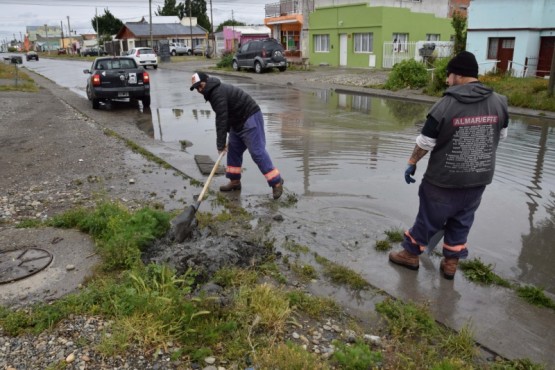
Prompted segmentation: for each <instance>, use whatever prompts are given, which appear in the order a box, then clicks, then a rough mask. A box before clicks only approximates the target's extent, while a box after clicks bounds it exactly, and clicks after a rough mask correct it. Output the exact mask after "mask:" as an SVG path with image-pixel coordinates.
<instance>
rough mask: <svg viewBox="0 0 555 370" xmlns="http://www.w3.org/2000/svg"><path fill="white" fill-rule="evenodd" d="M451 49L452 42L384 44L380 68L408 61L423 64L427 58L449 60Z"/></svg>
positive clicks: (451, 53)
mask: <svg viewBox="0 0 555 370" xmlns="http://www.w3.org/2000/svg"><path fill="white" fill-rule="evenodd" d="M432 48H433V49H432ZM453 48H454V43H453V42H452V41H416V42H384V43H383V62H382V68H393V66H394V65H395V64H397V63H399V62H402V61H403V60H408V59H414V60H416V61H419V62H423V61H425V60H427V59H428V58H449V57H451V56H452V55H453ZM430 49H432V51H431V52H429V51H430Z"/></svg>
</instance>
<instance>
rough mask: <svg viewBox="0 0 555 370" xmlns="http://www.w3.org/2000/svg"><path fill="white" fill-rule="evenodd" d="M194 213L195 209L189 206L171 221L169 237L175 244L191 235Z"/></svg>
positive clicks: (193, 225)
mask: <svg viewBox="0 0 555 370" xmlns="http://www.w3.org/2000/svg"><path fill="white" fill-rule="evenodd" d="M196 213H197V207H195V206H189V207H188V208H187V209H186V210H184V211H183V212H181V213H180V214H179V215H177V216H176V217H175V218H174V219H173V220H172V221H171V235H172V238H173V239H174V240H175V241H176V242H178V243H181V242H182V241H183V240H185V239H186V238H187V237H189V236H190V235H191V233H192V232H193V229H194V228H195V221H196V219H195V214H196Z"/></svg>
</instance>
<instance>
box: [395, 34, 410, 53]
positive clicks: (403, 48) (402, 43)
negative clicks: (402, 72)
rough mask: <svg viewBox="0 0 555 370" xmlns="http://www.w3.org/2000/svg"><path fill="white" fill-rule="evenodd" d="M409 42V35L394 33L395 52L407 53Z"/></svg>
mask: <svg viewBox="0 0 555 370" xmlns="http://www.w3.org/2000/svg"><path fill="white" fill-rule="evenodd" d="M408 41H409V34H408V33H394V34H393V52H394V53H405V52H407V51H408V45H407V42H408Z"/></svg>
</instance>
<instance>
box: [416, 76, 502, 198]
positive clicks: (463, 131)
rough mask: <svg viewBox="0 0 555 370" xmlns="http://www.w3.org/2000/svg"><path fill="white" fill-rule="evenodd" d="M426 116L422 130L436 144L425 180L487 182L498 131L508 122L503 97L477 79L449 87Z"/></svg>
mask: <svg viewBox="0 0 555 370" xmlns="http://www.w3.org/2000/svg"><path fill="white" fill-rule="evenodd" d="M428 118H429V119H428V120H427V122H426V125H425V126H424V128H423V130H422V131H423V134H424V135H426V136H429V137H432V138H435V139H436V145H435V147H434V149H433V150H432V152H431V153H430V159H429V161H428V168H427V170H426V173H425V174H424V178H425V179H426V181H428V182H430V183H432V184H434V185H436V186H439V187H444V188H468V187H475V186H482V185H487V184H489V183H491V181H492V179H493V173H494V170H495V152H496V150H497V144H498V143H499V137H500V132H501V130H502V129H503V128H505V127H507V125H508V122H509V114H508V107H507V98H506V97H505V96H503V95H499V94H497V93H495V92H493V90H492V89H491V88H489V87H487V86H484V85H482V84H481V83H480V82H472V83H468V84H465V85H456V86H451V87H449V88H448V89H447V90H446V91H445V93H444V96H443V98H442V99H441V100H439V101H438V102H437V103H436V104H435V105H434V106H433V107H432V108H431V109H430V112H429V113H428ZM430 118H432V119H430ZM434 121H435V122H434ZM431 125H435V127H430V126H431Z"/></svg>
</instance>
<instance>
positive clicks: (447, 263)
mask: <svg viewBox="0 0 555 370" xmlns="http://www.w3.org/2000/svg"><path fill="white" fill-rule="evenodd" d="M458 264H459V259H458V258H447V257H445V258H442V259H441V263H440V264H439V269H440V270H441V272H443V277H444V278H445V279H447V280H453V278H454V277H455V272H457V265H458Z"/></svg>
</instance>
